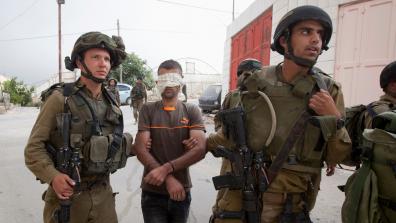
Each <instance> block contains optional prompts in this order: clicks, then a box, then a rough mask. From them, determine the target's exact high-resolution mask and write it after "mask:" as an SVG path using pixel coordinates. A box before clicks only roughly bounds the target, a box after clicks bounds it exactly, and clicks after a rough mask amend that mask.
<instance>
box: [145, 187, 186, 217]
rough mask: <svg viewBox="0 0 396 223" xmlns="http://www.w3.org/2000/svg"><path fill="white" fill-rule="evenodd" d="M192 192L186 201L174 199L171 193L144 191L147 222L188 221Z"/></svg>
mask: <svg viewBox="0 0 396 223" xmlns="http://www.w3.org/2000/svg"><path fill="white" fill-rule="evenodd" d="M190 203H191V194H190V192H186V199H185V200H184V201H174V200H171V199H170V198H169V195H164V194H157V193H152V192H147V191H142V201H141V205H142V212H143V218H144V222H145V223H186V222H187V219H188V214H189V211H190Z"/></svg>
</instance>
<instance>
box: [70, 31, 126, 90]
mask: <svg viewBox="0 0 396 223" xmlns="http://www.w3.org/2000/svg"><path fill="white" fill-rule="evenodd" d="M92 48H102V49H105V50H107V52H109V54H110V62H111V68H112V69H115V68H117V66H118V65H120V64H121V63H122V61H123V60H124V59H125V58H126V55H127V54H126V52H125V45H124V43H123V41H122V38H121V37H118V36H112V37H111V38H110V37H109V36H107V35H105V34H103V33H101V32H88V33H85V34H83V35H81V36H80V37H79V38H78V39H77V41H76V43H75V44H74V47H73V51H72V53H71V58H70V57H66V58H65V65H66V68H67V69H68V70H71V71H73V70H74V68H77V64H76V62H77V60H79V61H80V62H81V63H82V65H83V66H84V67H85V70H86V73H85V72H81V75H83V76H85V77H87V78H89V79H91V80H93V81H95V82H98V83H102V82H103V81H105V79H99V78H96V77H94V76H92V73H91V72H90V71H89V70H88V69H87V67H86V65H85V63H84V60H83V55H84V53H85V51H87V50H89V49H92Z"/></svg>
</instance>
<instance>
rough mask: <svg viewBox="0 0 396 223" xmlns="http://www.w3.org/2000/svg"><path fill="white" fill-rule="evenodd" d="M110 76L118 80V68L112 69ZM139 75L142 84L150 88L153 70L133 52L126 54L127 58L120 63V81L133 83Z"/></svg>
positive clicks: (152, 82)
mask: <svg viewBox="0 0 396 223" xmlns="http://www.w3.org/2000/svg"><path fill="white" fill-rule="evenodd" d="M110 77H111V78H115V79H116V80H117V81H119V80H120V68H117V69H116V70H112V71H111V72H110ZM138 77H141V78H142V79H143V82H144V84H145V85H146V86H147V87H148V89H151V88H153V87H154V85H155V83H154V78H153V71H152V70H151V68H150V67H149V66H147V63H146V61H145V60H143V59H141V58H139V56H137V55H136V54H135V53H130V54H128V56H127V58H126V59H125V60H124V62H123V63H122V81H123V82H124V83H127V84H131V85H132V86H134V85H135V82H136V79H137V78H138Z"/></svg>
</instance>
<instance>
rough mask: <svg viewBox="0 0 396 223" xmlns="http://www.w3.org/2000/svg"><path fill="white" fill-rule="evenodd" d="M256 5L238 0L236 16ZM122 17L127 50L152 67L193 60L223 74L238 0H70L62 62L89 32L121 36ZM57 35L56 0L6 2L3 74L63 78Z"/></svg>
mask: <svg viewBox="0 0 396 223" xmlns="http://www.w3.org/2000/svg"><path fill="white" fill-rule="evenodd" d="M252 2H253V0H235V16H236V17H237V16H238V15H239V14H240V13H242V12H243V10H245V9H246V8H247V7H248V6H249V5H250V4H251V3H252ZM117 19H119V22H120V35H121V36H122V38H123V39H124V43H125V45H126V51H127V52H129V53H130V52H134V53H135V54H137V55H138V56H139V57H140V58H142V59H144V60H146V61H147V64H148V65H149V66H150V67H152V68H155V67H158V65H159V64H160V63H161V62H162V61H164V60H166V59H170V58H172V59H176V60H177V59H180V58H186V57H190V58H196V59H198V60H201V61H204V62H206V63H208V64H210V65H211V66H213V67H214V69H216V71H217V72H221V71H222V64H223V54H224V42H225V38H226V29H227V26H228V25H229V24H230V23H231V22H232V0H140V1H139V0H65V4H64V5H62V61H63V58H64V57H65V56H68V55H70V53H71V50H72V48H73V45H74V42H75V41H76V39H77V38H78V37H79V36H80V35H81V34H83V33H86V32H89V31H101V32H103V33H105V34H108V35H117ZM57 33H58V5H57V1H56V0H1V7H0V75H6V76H8V77H17V79H18V80H22V81H24V83H26V84H29V85H39V84H41V83H43V82H44V81H46V80H47V79H49V78H50V76H53V75H55V74H57V73H58V36H57ZM62 67H63V70H65V68H64V64H62Z"/></svg>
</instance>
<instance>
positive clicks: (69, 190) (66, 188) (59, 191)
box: [51, 173, 76, 200]
mask: <svg viewBox="0 0 396 223" xmlns="http://www.w3.org/2000/svg"><path fill="white" fill-rule="evenodd" d="M75 184H76V183H75V182H74V181H73V180H72V179H71V178H70V177H69V176H68V175H66V174H63V173H60V174H58V175H56V176H55V177H54V179H52V182H51V186H52V188H53V189H54V191H55V193H56V195H57V196H58V198H59V199H62V200H65V199H69V198H70V196H72V195H73V187H74V185H75Z"/></svg>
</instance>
